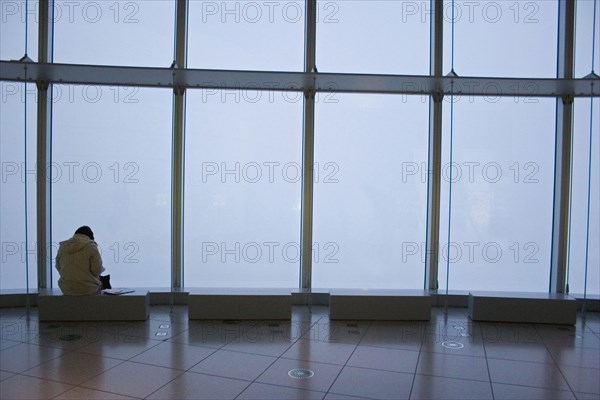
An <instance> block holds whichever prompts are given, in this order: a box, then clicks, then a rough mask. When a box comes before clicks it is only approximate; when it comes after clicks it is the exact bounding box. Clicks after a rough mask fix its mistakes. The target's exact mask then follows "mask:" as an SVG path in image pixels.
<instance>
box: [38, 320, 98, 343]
mask: <svg viewBox="0 0 600 400" xmlns="http://www.w3.org/2000/svg"><path fill="white" fill-rule="evenodd" d="M102 335H103V332H102V324H101V323H94V322H88V323H68V322H67V323H64V322H63V323H45V324H42V325H41V326H40V330H39V331H38V334H37V335H35V336H34V337H33V338H32V339H31V340H29V342H28V343H33V344H39V345H42V346H50V347H58V348H61V349H65V350H77V349H80V348H82V347H84V346H86V345H88V344H90V343H93V342H95V341H97V340H99V339H100V338H102Z"/></svg>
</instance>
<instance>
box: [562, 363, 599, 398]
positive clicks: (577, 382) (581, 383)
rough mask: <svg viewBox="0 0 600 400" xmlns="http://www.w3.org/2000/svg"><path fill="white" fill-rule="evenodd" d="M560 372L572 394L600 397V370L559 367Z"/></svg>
mask: <svg viewBox="0 0 600 400" xmlns="http://www.w3.org/2000/svg"><path fill="white" fill-rule="evenodd" d="M560 370H561V371H562V372H563V374H564V375H565V378H566V379H567V382H569V385H570V386H571V389H572V390H573V391H574V392H581V393H594V394H597V395H600V369H595V368H577V367H568V366H561V367H560Z"/></svg>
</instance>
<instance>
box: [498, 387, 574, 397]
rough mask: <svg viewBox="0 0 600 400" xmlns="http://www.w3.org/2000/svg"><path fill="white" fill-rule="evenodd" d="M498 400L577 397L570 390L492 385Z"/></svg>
mask: <svg viewBox="0 0 600 400" xmlns="http://www.w3.org/2000/svg"><path fill="white" fill-rule="evenodd" d="M492 388H493V390H494V399H496V400H548V399H552V400H563V399H564V400H571V399H575V396H574V395H573V393H572V392H571V391H570V390H555V389H547V388H536V387H528V386H516V385H506V384H503V383H492Z"/></svg>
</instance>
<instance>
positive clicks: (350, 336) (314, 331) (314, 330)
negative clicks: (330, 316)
mask: <svg viewBox="0 0 600 400" xmlns="http://www.w3.org/2000/svg"><path fill="white" fill-rule="evenodd" d="M370 324H371V323H370V322H365V321H329V320H327V319H324V320H320V321H318V322H317V323H316V324H315V325H313V326H312V327H311V329H310V331H309V332H308V333H306V334H305V335H304V336H303V337H302V339H307V340H313V341H317V342H327V343H348V344H358V343H359V342H360V341H361V339H362V338H363V337H364V335H365V333H366V332H367V330H368V329H369V326H370Z"/></svg>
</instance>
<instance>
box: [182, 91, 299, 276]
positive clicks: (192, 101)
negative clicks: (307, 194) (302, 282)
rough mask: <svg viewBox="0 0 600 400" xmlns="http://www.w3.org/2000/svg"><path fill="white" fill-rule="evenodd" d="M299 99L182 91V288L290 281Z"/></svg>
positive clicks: (294, 272) (294, 270)
mask: <svg viewBox="0 0 600 400" xmlns="http://www.w3.org/2000/svg"><path fill="white" fill-rule="evenodd" d="M302 101H303V95H302V94H301V93H282V92H256V91H254V92H252V91H229V90H225V91H217V90H192V91H189V92H188V99H187V111H186V115H187V122H186V158H185V161H186V167H185V270H184V271H185V285H186V286H187V287H190V286H198V287H199V286H201V287H286V288H288V287H289V288H293V287H298V271H299V247H300V244H299V243H300V183H301V182H300V179H301V171H300V166H301V155H302V143H301V138H302V110H303V107H302V104H303V103H302Z"/></svg>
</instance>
